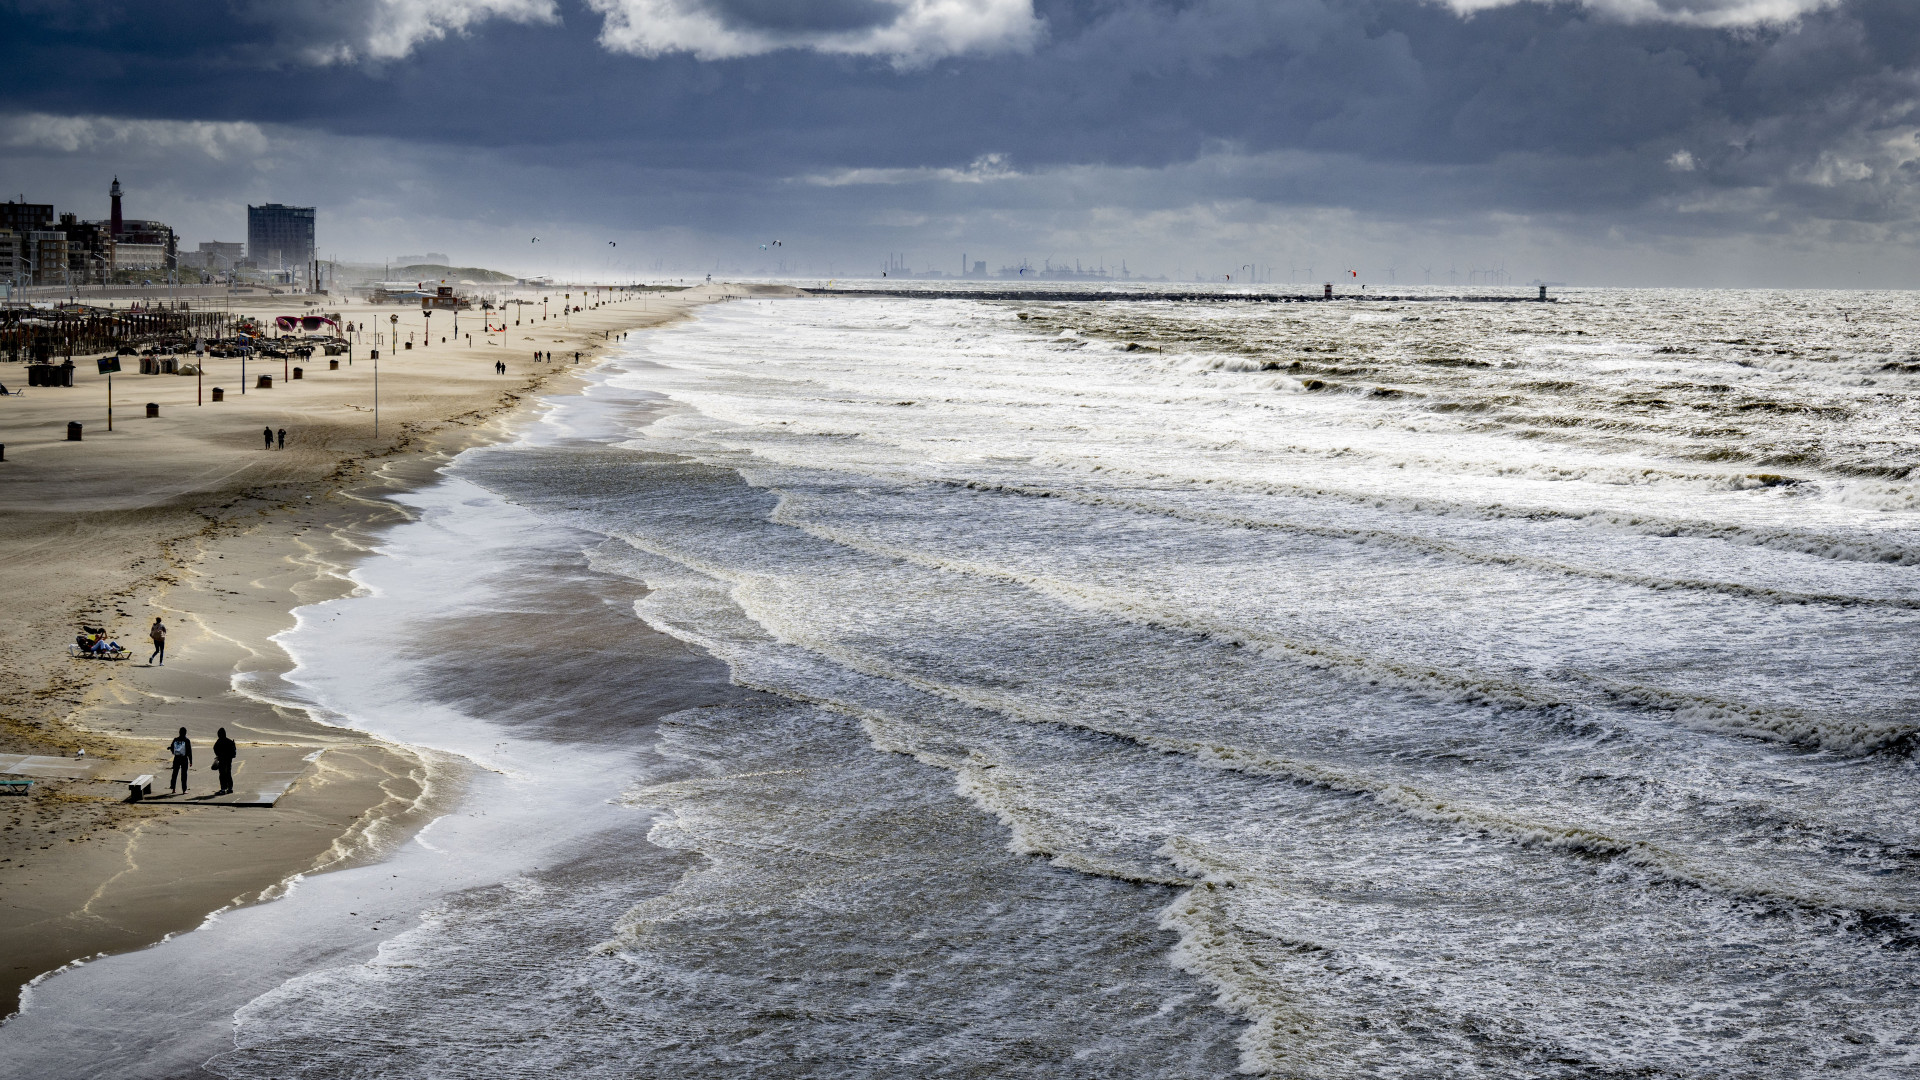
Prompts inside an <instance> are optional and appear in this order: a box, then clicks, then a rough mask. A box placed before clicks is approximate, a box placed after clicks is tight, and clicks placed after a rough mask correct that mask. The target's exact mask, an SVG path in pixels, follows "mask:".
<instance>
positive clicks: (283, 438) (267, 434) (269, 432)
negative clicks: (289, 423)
mask: <svg viewBox="0 0 1920 1080" xmlns="http://www.w3.org/2000/svg"><path fill="white" fill-rule="evenodd" d="M260 437H261V438H262V439H265V440H266V442H267V449H269V450H271V449H273V429H272V428H261V429H260ZM286 448H287V429H286V428H281V429H280V449H282V450H285V449H286Z"/></svg>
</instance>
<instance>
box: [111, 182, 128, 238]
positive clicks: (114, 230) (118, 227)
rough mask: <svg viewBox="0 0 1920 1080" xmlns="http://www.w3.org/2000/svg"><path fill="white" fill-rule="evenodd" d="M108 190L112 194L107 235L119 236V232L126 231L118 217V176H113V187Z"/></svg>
mask: <svg viewBox="0 0 1920 1080" xmlns="http://www.w3.org/2000/svg"><path fill="white" fill-rule="evenodd" d="M110 190H111V192H112V194H113V217H112V219H111V220H110V222H109V224H108V226H107V235H109V236H119V235H120V234H121V233H123V232H125V231H126V229H125V227H124V225H123V223H122V222H121V219H120V178H119V177H117V176H116V177H114V178H113V187H112V188H111V189H110Z"/></svg>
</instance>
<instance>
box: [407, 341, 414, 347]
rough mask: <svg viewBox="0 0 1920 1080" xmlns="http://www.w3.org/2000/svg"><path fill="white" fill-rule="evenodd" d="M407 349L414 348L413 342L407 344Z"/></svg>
mask: <svg viewBox="0 0 1920 1080" xmlns="http://www.w3.org/2000/svg"><path fill="white" fill-rule="evenodd" d="M407 348H409V349H411V348H413V342H411V341H409V342H407Z"/></svg>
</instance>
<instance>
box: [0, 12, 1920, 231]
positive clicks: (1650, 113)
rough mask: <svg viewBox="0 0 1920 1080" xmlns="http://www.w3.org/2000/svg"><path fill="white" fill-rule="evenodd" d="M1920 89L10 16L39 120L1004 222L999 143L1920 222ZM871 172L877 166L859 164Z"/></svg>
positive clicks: (1919, 79) (1069, 36)
mask: <svg viewBox="0 0 1920 1080" xmlns="http://www.w3.org/2000/svg"><path fill="white" fill-rule="evenodd" d="M943 4H944V6H943ZM968 5H972V7H971V8H969V7H968ZM1461 9H1475V10H1464V11H1463V10H1461ZM969 10H970V11H973V12H974V14H975V16H977V17H973V21H972V22H968V21H967V20H966V19H964V18H962V19H959V20H958V21H956V20H955V18H953V17H950V16H952V15H953V12H954V11H961V12H962V13H963V14H964V13H965V12H966V11H969ZM1649 12H1652V13H1653V16H1651V17H1650V16H1649V15H1648V13H1649ZM1770 12H1771V13H1775V14H1778V13H1782V12H1785V13H1788V14H1797V15H1798V17H1797V18H1788V19H1785V20H1780V21H1766V20H1765V19H1762V18H1760V16H1761V15H1766V14H1768V13H1770ZM623 20H624V21H623ZM996 20H997V21H996ZM1729 21H1731V22H1734V23H1738V24H1739V25H1734V26H1722V25H1717V24H1718V23H1724V22H1729ZM988 24H991V25H990V26H988V30H980V31H979V32H977V33H976V32H975V31H976V30H978V28H979V27H980V26H983V25H988ZM956 27H958V29H956ZM623 28H624V29H623ZM970 28H971V29H970ZM988 31H991V32H988ZM623 35H624V36H623ZM969 35H971V36H969ZM996 35H997V36H996ZM700 56H710V57H713V56H719V57H727V58H724V59H700ZM1917 101H1920V5H1916V4H1913V3H1911V2H1909V0H1846V2H1842V3H1838V4H1832V5H1826V6H1822V5H1819V4H1813V3H1806V2H1800V0H1664V2H1663V3H1661V4H1658V5H1649V4H1645V3H1634V2H1630V0H1591V2H1589V3H1584V4H1577V3H1557V4H1541V3H1512V4H1506V5H1500V6H1487V5H1485V4H1483V3H1481V2H1480V0H1455V3H1454V4H1453V5H1451V6H1450V5H1448V4H1445V3H1437V2H1426V0H1039V2H1037V3H1035V4H1033V6H1032V8H1031V10H1030V11H1029V10H1028V9H1027V8H1026V6H1025V5H1024V4H1021V3H1018V2H1017V0H1011V2H1010V0H824V2H820V3H803V2H798V0H785V2H782V0H592V2H591V3H584V4H583V3H576V2H571V0H569V2H564V3H557V4H549V3H547V2H546V0H485V2H474V3H462V2H459V0H390V2H389V0H282V2H277V3H263V2H258V0H231V2H230V3H228V4H225V5H209V4H205V3H191V2H183V0H154V2H148V3H138V4H133V3H127V4H121V5H118V6H116V5H113V4H99V3H63V2H57V0H14V2H12V3H0V104H3V105H4V108H5V110H6V111H9V112H12V113H16V114H19V113H36V114H52V115H62V116H75V115H91V116H111V117H121V118H125V117H151V118H156V119H167V120H218V121H229V122H251V123H256V124H262V125H283V126H288V127H291V128H293V129H296V130H307V131H312V132H316V133H324V134H327V135H330V136H337V137H350V138H373V139H384V140H391V141H392V142H394V143H395V144H397V145H402V146H404V145H408V144H416V145H420V144H430V145H433V146H435V147H439V148H441V149H442V150H443V151H444V152H445V153H446V154H448V155H452V156H456V157H457V156H459V155H461V154H480V155H486V156H491V157H493V158H495V159H496V160H500V161H503V162H513V163H517V164H518V165H522V166H525V167H527V168H537V167H539V165H540V163H541V162H543V161H550V160H553V159H556V158H565V159H566V160H569V161H574V162H578V163H580V165H581V171H580V173H579V175H580V176H581V177H585V176H588V175H591V176H594V177H596V178H603V179H604V178H608V177H614V178H617V177H620V176H621V175H623V174H624V175H628V176H639V175H641V174H642V172H643V171H644V174H645V175H648V176H661V175H666V173H667V172H672V173H673V174H674V175H677V176H682V177H704V178H705V179H704V180H703V181H698V182H699V183H702V184H703V185H704V186H705V187H706V188H707V189H708V190H709V192H710V193H711V194H713V196H714V199H713V201H712V203H711V205H713V206H715V207H719V206H724V205H726V202H727V198H728V193H733V194H734V195H737V196H738V197H739V198H740V199H741V200H742V203H741V204H742V205H759V204H762V203H766V204H771V203H774V202H778V201H780V200H781V199H786V200H788V201H792V200H796V199H801V198H802V197H801V195H800V194H796V193H798V192H801V190H802V189H805V188H808V186H809V185H808V184H806V183H799V184H796V183H795V181H796V180H801V179H804V178H807V177H814V178H820V177H830V176H840V177H841V179H840V180H836V181H833V183H831V184H828V185H827V186H826V187H819V185H814V187H815V188H817V189H818V190H817V191H816V192H815V194H812V195H807V196H806V197H805V199H803V200H802V201H807V202H808V204H809V205H810V206H812V205H814V204H815V203H816V202H817V205H818V209H817V212H818V214H819V215H821V217H822V219H823V220H825V219H826V218H828V217H830V216H831V214H832V213H833V212H834V211H833V210H831V209H830V208H829V207H830V206H832V205H839V206H842V207H844V206H846V205H850V204H854V203H858V204H861V205H869V206H870V205H875V204H884V203H898V202H899V201H900V200H902V199H905V198H909V197H911V198H917V199H920V200H922V201H923V204H925V205H930V206H935V207H938V206H944V205H948V204H952V205H954V206H957V207H961V208H963V209H964V212H968V213H976V214H987V213H990V212H991V209H992V207H993V206H994V205H995V200H1005V199H1015V201H1019V200H1021V199H1028V200H1031V199H1036V198H1039V197H1040V196H1039V195H1038V194H1037V189H1034V188H1032V187H1031V186H1024V185H1025V184H1026V182H1025V181H1021V180H1009V179H1004V178H1003V179H999V180H992V181H990V182H973V180H978V179H979V178H978V177H975V178H973V180H969V181H967V182H966V183H961V182H960V181H959V180H955V179H953V177H954V176H956V175H958V173H956V172H955V171H956V170H958V171H964V170H967V169H969V168H970V167H972V165H973V163H975V162H978V161H981V160H983V159H987V158H989V157H992V159H993V160H995V161H998V162H1000V163H1002V164H1001V166H1000V167H1001V168H1002V170H1003V171H1007V172H1010V173H1013V174H1016V175H1017V176H1020V177H1030V178H1035V179H1036V182H1037V181H1038V180H1042V179H1044V178H1045V177H1046V176H1048V175H1051V174H1055V173H1059V171H1060V170H1074V169H1082V170H1084V169H1108V170H1118V172H1115V173H1113V174H1112V175H1110V176H1109V177H1108V179H1107V181H1106V183H1107V185H1108V186H1107V187H1106V190H1108V191H1110V192H1113V193H1115V194H1114V195H1113V197H1114V198H1116V199H1125V200H1133V202H1132V203H1131V204H1132V205H1140V206H1158V205H1172V204H1175V203H1178V202H1180V201H1181V200H1185V201H1187V202H1189V203H1191V202H1193V201H1195V200H1208V199H1215V200H1218V199H1246V200H1252V201H1254V202H1258V203H1264V204H1269V205H1273V206H1281V207H1285V206H1300V207H1346V208H1362V209H1365V210H1366V211H1368V212H1369V213H1373V214H1379V215H1384V216H1386V217H1389V218H1397V219H1402V220H1415V219H1424V220H1430V221H1437V220H1444V219H1457V218H1462V217H1464V216H1470V215H1473V214H1481V213H1491V212H1501V213H1513V214H1527V215H1535V216H1538V217H1540V218H1541V219H1542V220H1553V221H1556V222H1563V223H1564V222H1574V221H1577V220H1579V219H1582V218H1583V217H1584V218H1586V219H1590V220H1591V221H1595V222H1600V221H1604V222H1631V223H1641V224H1645V223H1648V222H1656V221H1658V222H1665V223H1666V224H1665V226H1664V227H1665V228H1667V229H1668V230H1669V231H1671V232H1673V233H1675V234H1690V233H1700V232H1706V233H1711V232H1714V231H1716V230H1720V231H1735V232H1737V231H1746V232H1752V233H1757V234H1765V233H1770V232H1775V231H1779V230H1781V229H1783V228H1786V227H1788V225H1790V224H1791V223H1792V221H1793V220H1798V219H1819V220H1831V221H1838V222H1854V223H1859V224H1862V225H1874V226H1880V225H1898V226H1901V227H1903V228H1904V227H1907V225H1909V224H1910V223H1912V222H1914V221H1916V220H1920V202H1917V201H1916V198H1915V196H1914V186H1913V181H1914V179H1915V178H1916V177H1915V173H1916V169H1920V148H1917V147H1916V145H1915V137H1914V132H1915V129H1916V126H1920V117H1917V116H1916V115H1915V108H1916V102H1917ZM1233 162H1240V163H1241V165H1240V166H1237V167H1236V166H1233V165H1232V163H1233ZM1208 163H1212V164H1208ZM1276 163H1277V164H1276ZM860 170H877V172H873V173H872V176H871V178H870V179H867V180H857V179H856V181H847V180H846V179H845V178H846V177H847V176H855V177H856V178H857V177H858V176H861V175H866V174H862V173H860V172H859V171H860ZM888 170H892V172H888ZM913 170H921V172H920V173H915V172H913ZM942 170H945V172H942ZM1122 174H1124V175H1122ZM915 177H919V179H915ZM615 182H616V183H617V180H616V181H615ZM446 183H447V184H448V185H449V186H450V187H463V188H467V189H471V190H474V191H476V192H484V191H486V190H487V188H486V185H487V183H488V179H487V178H486V177H484V176H478V177H476V176H460V177H447V178H446ZM15 186H18V185H15ZM1069 186H1070V185H1069ZM1075 190H1076V191H1078V190H1079V189H1075ZM836 192H837V193H838V194H835V193H836ZM856 192H864V194H863V195H861V196H860V197H859V198H857V199H856V198H855V197H854V196H855V193H856ZM937 192H938V193H944V194H935V193H937ZM1016 192H1025V194H1021V195H1018V197H1017V198H1016V195H1015V193H1016ZM567 194H568V197H569V199H571V200H572V201H573V202H576V203H577V204H578V205H580V206H583V207H584V206H588V205H594V206H598V205H601V204H603V203H605V202H609V201H617V197H615V198H603V195H605V193H604V192H602V191H601V190H598V189H595V190H591V191H589V190H585V189H578V190H574V189H568V191H567ZM1082 194H1087V193H1085V192H1082ZM1089 197H1091V196H1090V195H1089ZM835 199H838V200H839V202H838V203H835V202H834V200H835ZM668 203H672V205H674V206H676V207H680V208H681V209H680V210H676V211H673V212H676V213H678V212H681V211H682V210H684V208H685V206H686V205H687V203H686V200H646V201H636V200H633V199H631V198H628V199H627V200H626V202H625V206H626V211H625V212H626V213H629V214H631V215H633V216H634V220H635V221H636V223H637V224H645V223H647V222H649V221H653V220H655V219H656V217H657V216H658V215H660V214H664V213H666V212H667V211H665V210H663V209H661V208H662V207H664V206H666V205H667V204H668ZM841 212H845V210H844V209H843V210H842V211H841ZM900 212H901V213H902V214H905V213H906V212H907V208H906V207H905V206H904V205H903V206H901V208H900ZM956 212H961V211H959V210H956ZM703 216H704V215H703ZM720 216H724V215H719V214H716V217H720Z"/></svg>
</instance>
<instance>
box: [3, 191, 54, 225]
mask: <svg viewBox="0 0 1920 1080" xmlns="http://www.w3.org/2000/svg"><path fill="white" fill-rule="evenodd" d="M51 224H53V204H52V203H30V202H26V201H21V202H14V201H13V200H11V199H9V200H7V201H6V202H3V203H0V229H12V230H13V231H14V232H17V233H27V232H31V231H33V230H34V229H44V228H46V227H47V226H49V225H51Z"/></svg>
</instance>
